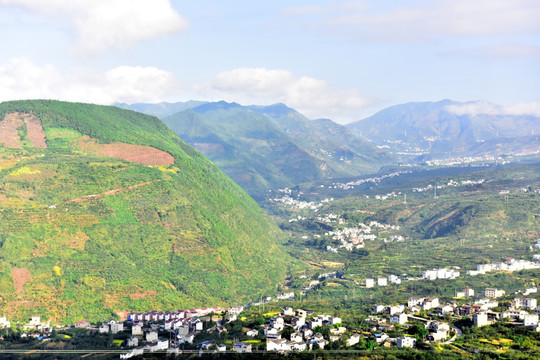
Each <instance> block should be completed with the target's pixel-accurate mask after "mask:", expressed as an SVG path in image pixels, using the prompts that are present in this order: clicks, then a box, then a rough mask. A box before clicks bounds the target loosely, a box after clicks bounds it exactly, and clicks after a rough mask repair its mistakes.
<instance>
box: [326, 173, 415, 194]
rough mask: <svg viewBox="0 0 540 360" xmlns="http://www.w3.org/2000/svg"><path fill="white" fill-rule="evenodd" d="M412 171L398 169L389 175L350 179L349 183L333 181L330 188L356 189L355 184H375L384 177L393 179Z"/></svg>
mask: <svg viewBox="0 0 540 360" xmlns="http://www.w3.org/2000/svg"><path fill="white" fill-rule="evenodd" d="M410 172H411V171H397V172H393V173H391V174H387V175H382V176H378V177H370V178H365V179H358V180H355V181H349V182H347V183H339V182H338V183H332V185H329V186H328V188H329V189H341V190H349V189H354V187H355V186H358V185H362V184H365V183H373V184H375V185H377V184H378V183H380V182H381V181H382V180H384V179H391V178H394V177H396V176H399V175H402V174H408V173H410Z"/></svg>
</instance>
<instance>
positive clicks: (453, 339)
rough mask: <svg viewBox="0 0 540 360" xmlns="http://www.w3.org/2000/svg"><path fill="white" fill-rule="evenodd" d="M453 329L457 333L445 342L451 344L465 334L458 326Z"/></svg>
mask: <svg viewBox="0 0 540 360" xmlns="http://www.w3.org/2000/svg"><path fill="white" fill-rule="evenodd" d="M452 330H454V331H455V332H456V334H455V335H454V336H453V337H452V338H451V339H448V340H447V341H445V342H443V344H451V343H453V342H454V341H456V339H457V338H458V337H460V336H462V335H463V332H462V331H461V330H460V329H459V328H457V327H453V328H452Z"/></svg>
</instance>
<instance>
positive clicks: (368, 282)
mask: <svg viewBox="0 0 540 360" xmlns="http://www.w3.org/2000/svg"><path fill="white" fill-rule="evenodd" d="M373 286H375V280H374V279H366V287H367V288H372V287H373Z"/></svg>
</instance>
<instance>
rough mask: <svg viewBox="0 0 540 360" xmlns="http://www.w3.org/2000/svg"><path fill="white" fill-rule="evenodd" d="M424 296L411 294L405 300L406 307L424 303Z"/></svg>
mask: <svg viewBox="0 0 540 360" xmlns="http://www.w3.org/2000/svg"><path fill="white" fill-rule="evenodd" d="M424 300H425V298H423V297H418V296H411V297H410V298H409V300H408V301H407V307H413V306H416V305H421V304H422V303H424Z"/></svg>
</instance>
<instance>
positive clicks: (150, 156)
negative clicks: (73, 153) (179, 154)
mask: <svg viewBox="0 0 540 360" xmlns="http://www.w3.org/2000/svg"><path fill="white" fill-rule="evenodd" d="M79 146H80V148H81V150H83V151H87V152H89V153H92V154H96V155H101V156H110V157H114V158H118V159H123V160H127V161H131V162H134V163H137V164H141V165H172V164H174V157H173V156H172V155H171V154H169V153H167V152H165V151H162V150H158V149H156V148H153V147H150V146H144V145H132V144H126V143H120V142H118V143H112V144H98V143H97V142H96V140H94V139H91V138H89V137H88V136H83V137H82V138H81V139H80V141H79Z"/></svg>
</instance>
